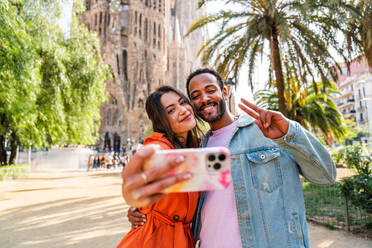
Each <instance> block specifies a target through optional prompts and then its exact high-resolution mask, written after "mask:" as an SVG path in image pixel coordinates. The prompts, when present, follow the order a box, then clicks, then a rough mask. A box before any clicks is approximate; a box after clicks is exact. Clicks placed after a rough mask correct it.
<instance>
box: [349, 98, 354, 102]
mask: <svg viewBox="0 0 372 248" xmlns="http://www.w3.org/2000/svg"><path fill="white" fill-rule="evenodd" d="M347 102H355V99H354V98H351V99H347Z"/></svg>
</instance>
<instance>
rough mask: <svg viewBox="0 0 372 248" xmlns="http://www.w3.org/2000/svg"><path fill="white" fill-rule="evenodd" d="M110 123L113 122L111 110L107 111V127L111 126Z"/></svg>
mask: <svg viewBox="0 0 372 248" xmlns="http://www.w3.org/2000/svg"><path fill="white" fill-rule="evenodd" d="M110 121H111V109H108V110H107V117H106V124H107V126H110Z"/></svg>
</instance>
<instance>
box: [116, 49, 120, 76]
mask: <svg viewBox="0 0 372 248" xmlns="http://www.w3.org/2000/svg"><path fill="white" fill-rule="evenodd" d="M116 67H117V68H118V74H119V75H120V62H119V55H118V54H116Z"/></svg>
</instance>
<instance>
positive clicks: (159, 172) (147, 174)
mask: <svg viewBox="0 0 372 248" xmlns="http://www.w3.org/2000/svg"><path fill="white" fill-rule="evenodd" d="M184 160H185V159H184V157H183V156H177V157H169V158H167V159H166V160H165V161H164V163H162V164H160V165H158V166H154V167H152V168H150V169H149V170H147V171H144V172H141V173H136V174H134V175H132V176H130V177H129V178H128V179H127V180H126V182H125V185H124V187H125V188H126V190H132V189H136V188H139V187H141V186H144V185H146V184H149V183H151V182H153V181H156V180H159V179H161V178H162V177H164V176H165V175H166V174H167V172H168V171H169V170H171V169H173V168H175V167H177V166H179V165H180V164H181V163H182V162H183V161H184Z"/></svg>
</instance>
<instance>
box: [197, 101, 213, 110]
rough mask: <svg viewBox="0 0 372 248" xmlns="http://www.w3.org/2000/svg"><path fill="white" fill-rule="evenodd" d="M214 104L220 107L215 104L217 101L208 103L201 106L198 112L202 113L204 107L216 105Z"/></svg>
mask: <svg viewBox="0 0 372 248" xmlns="http://www.w3.org/2000/svg"><path fill="white" fill-rule="evenodd" d="M214 104H216V105H218V103H217V102H215V101H210V102H207V103H205V104H203V105H201V106H200V108H198V111H202V109H203V108H204V107H206V106H208V105H214Z"/></svg>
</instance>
